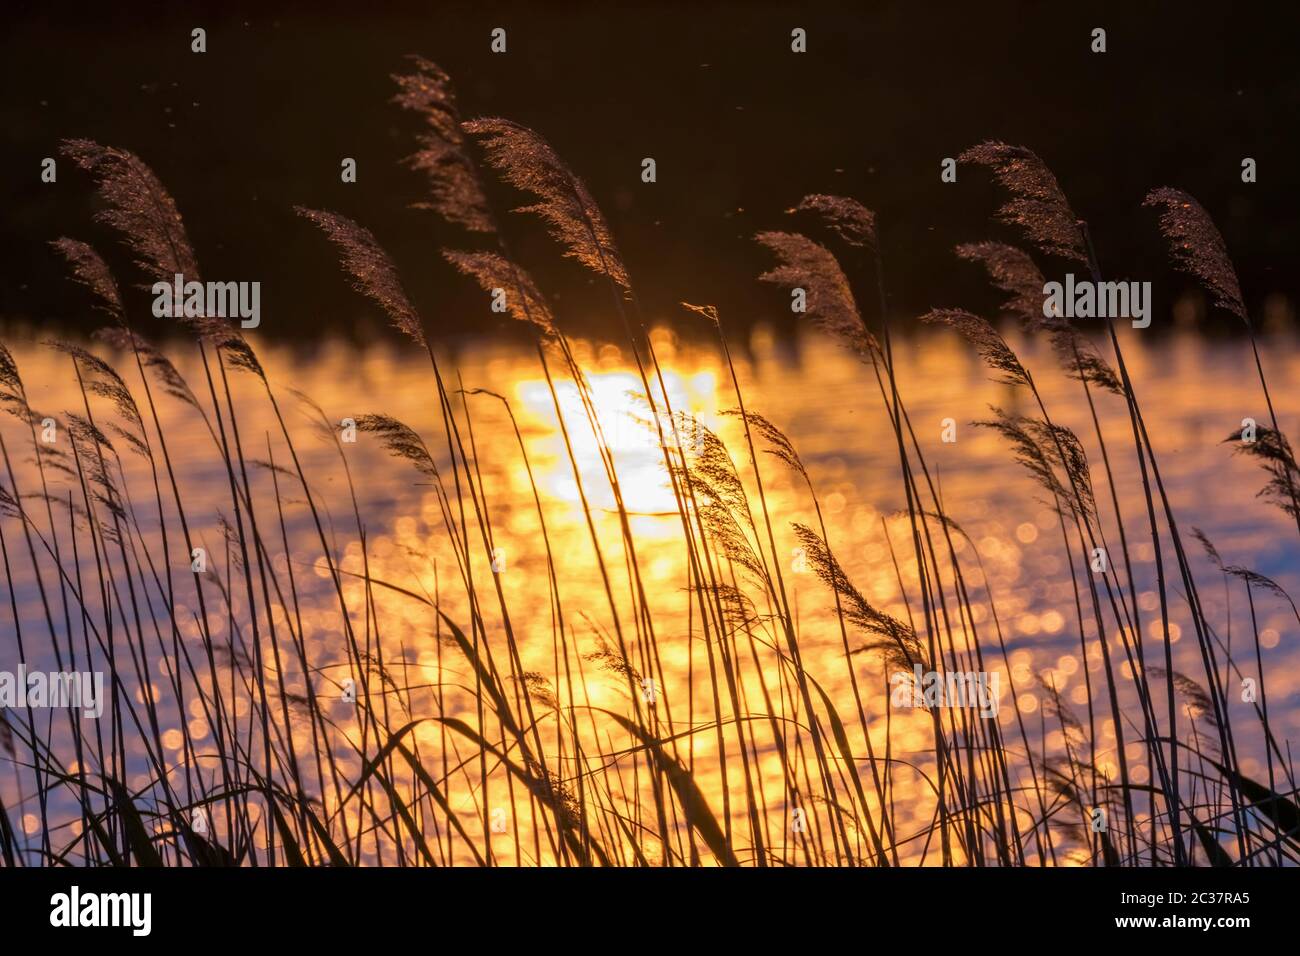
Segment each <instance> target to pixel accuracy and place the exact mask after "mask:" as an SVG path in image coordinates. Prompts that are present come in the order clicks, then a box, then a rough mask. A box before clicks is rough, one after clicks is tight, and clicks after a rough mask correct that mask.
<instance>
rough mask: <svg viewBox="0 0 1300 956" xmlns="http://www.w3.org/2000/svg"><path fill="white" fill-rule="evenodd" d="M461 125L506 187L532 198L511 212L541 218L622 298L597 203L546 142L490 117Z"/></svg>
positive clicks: (621, 276) (623, 280) (620, 276)
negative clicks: (608, 280)
mask: <svg viewBox="0 0 1300 956" xmlns="http://www.w3.org/2000/svg"><path fill="white" fill-rule="evenodd" d="M462 125H463V128H464V129H465V131H466V132H468V133H470V134H471V135H473V136H477V137H480V139H479V142H480V144H481V145H482V147H483V150H484V153H485V154H486V156H487V161H488V163H489V164H490V165H491V166H492V168H494V169H496V170H497V171H498V172H499V173H501V176H502V178H503V179H505V181H506V182H508V183H509V184H510V185H511V186H514V187H515V188H516V189H519V190H522V191H524V192H527V193H532V194H533V195H534V196H536V197H537V200H538V201H537V202H535V203H533V204H531V205H528V206H521V207H520V208H518V209H516V210H515V212H526V213H533V214H535V215H537V216H540V217H541V218H542V219H543V220H544V221H545V222H546V223H547V224H548V225H549V226H550V229H551V235H552V237H553V238H554V239H555V240H556V241H557V242H559V243H560V245H561V246H563V247H564V250H565V253H564V254H565V255H566V256H569V257H570V258H572V259H576V260H577V261H578V262H580V263H582V265H584V266H586V267H587V268H588V269H590V270H591V271H592V272H595V273H598V274H602V275H607V276H609V278H610V280H611V281H613V282H614V284H615V285H616V286H618V287H619V288H621V289H622V290H623V292H624V293H627V292H629V291H630V290H631V282H630V280H629V279H628V274H627V269H626V268H625V267H624V265H623V260H622V258H621V257H620V256H619V253H618V249H617V247H616V245H615V243H614V236H613V234H612V233H611V232H610V230H609V226H607V225H606V224H605V217H604V216H603V215H602V214H601V212H600V209H599V207H598V206H597V205H596V200H595V199H594V198H593V197H592V195H591V192H590V191H589V190H588V189H587V186H586V184H585V183H583V181H582V180H581V179H579V178H578V176H577V175H576V174H575V173H574V172H573V171H572V170H571V169H569V167H568V166H566V165H565V163H564V161H563V160H562V159H560V157H559V155H558V154H557V153H556V152H555V150H554V149H552V148H551V145H550V144H549V143H547V142H546V140H544V139H543V138H542V137H541V136H539V135H538V134H537V133H535V132H533V130H531V129H529V128H528V127H526V126H520V125H519V124H518V123H513V122H511V121H510V120H506V119H499V118H495V117H488V118H483V119H474V120H468V121H467V122H465V123H464V124H462Z"/></svg>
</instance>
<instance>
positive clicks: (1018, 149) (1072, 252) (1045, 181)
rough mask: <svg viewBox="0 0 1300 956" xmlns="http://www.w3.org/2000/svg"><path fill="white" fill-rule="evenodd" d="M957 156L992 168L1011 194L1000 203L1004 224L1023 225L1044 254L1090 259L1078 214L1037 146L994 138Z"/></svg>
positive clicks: (999, 181)
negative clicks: (1040, 157) (1039, 155)
mask: <svg viewBox="0 0 1300 956" xmlns="http://www.w3.org/2000/svg"><path fill="white" fill-rule="evenodd" d="M957 158H958V161H959V162H963V163H974V164H976V165H979V166H987V167H989V168H990V169H991V170H992V171H993V176H994V178H995V179H997V181H998V184H999V185H1001V186H1002V188H1003V189H1005V190H1006V191H1007V192H1008V193H1009V194H1010V196H1011V198H1010V199H1008V200H1007V201H1006V202H1004V203H1003V204H1002V205H1001V206H999V207H998V210H997V213H996V218H997V219H998V220H999V221H1000V222H1003V223H1005V224H1007V225H1013V226H1018V227H1020V228H1021V229H1022V230H1024V232H1025V235H1027V236H1028V237H1029V239H1030V241H1032V242H1033V243H1034V245H1036V246H1037V247H1038V248H1039V249H1040V250H1041V251H1042V252H1045V253H1048V254H1050V255H1054V256H1059V257H1060V258H1062V259H1069V260H1072V261H1074V262H1079V263H1083V264H1085V265H1086V264H1087V263H1088V250H1087V249H1086V248H1085V246H1084V244H1083V237H1082V235H1081V234H1080V231H1079V226H1078V218H1077V217H1076V216H1075V215H1074V211H1073V210H1072V209H1071V208H1070V203H1069V201H1068V200H1067V199H1066V198H1065V193H1063V192H1062V191H1061V186H1060V184H1059V183H1058V182H1057V181H1056V177H1055V176H1053V175H1052V171H1051V170H1050V169H1048V168H1047V166H1046V164H1044V163H1043V161H1042V160H1041V159H1039V158H1038V155H1037V154H1036V153H1034V151H1033V150H1030V149H1026V148H1025V147H1023V146H1010V145H1008V144H1006V143H999V142H994V141H989V142H985V143H980V144H979V145H978V146H972V147H971V148H970V149H968V150H966V151H965V152H964V153H962V154H961V155H960V156H959V157H957Z"/></svg>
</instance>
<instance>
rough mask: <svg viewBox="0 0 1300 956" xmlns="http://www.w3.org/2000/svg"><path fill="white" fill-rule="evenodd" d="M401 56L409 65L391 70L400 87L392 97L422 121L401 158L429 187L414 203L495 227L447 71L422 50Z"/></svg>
mask: <svg viewBox="0 0 1300 956" xmlns="http://www.w3.org/2000/svg"><path fill="white" fill-rule="evenodd" d="M407 59H408V60H410V62H411V65H412V67H413V69H412V71H411V72H410V73H404V74H401V75H394V76H393V82H395V83H396V84H397V85H398V86H399V87H400V91H399V92H398V93H397V94H396V95H395V96H394V97H393V102H394V103H396V104H397V105H398V106H400V107H402V109H405V110H410V111H411V112H413V113H416V114H418V115H419V116H420V117H421V118H422V119H423V120H424V122H425V125H426V127H427V129H425V130H424V131H423V132H421V133H419V134H418V135H417V136H416V145H417V146H418V149H417V150H416V151H415V152H414V153H412V154H411V155H410V156H408V157H407V158H406V160H405V162H406V164H407V165H408V166H409V167H410V168H412V169H414V170H416V171H418V172H421V173H423V174H424V177H425V181H426V183H427V184H428V188H429V195H430V199H429V201H428V202H424V203H415V204H414V208H417V209H431V210H433V211H434V212H436V213H438V214H439V215H441V216H443V217H444V218H445V219H448V220H450V221H451V222H454V223H457V224H459V225H461V226H464V227H465V228H466V229H468V230H470V231H471V232H493V231H495V228H496V227H495V226H494V225H493V223H492V215H491V212H490V211H489V208H488V201H487V197H486V196H484V195H483V187H482V185H481V184H480V183H479V179H478V175H477V174H476V173H475V170H474V164H473V161H472V160H471V159H470V157H469V153H468V144H467V143H466V140H465V134H464V133H463V132H462V130H461V119H460V111H459V109H458V108H457V105H456V93H455V90H454V88H453V87H452V83H451V77H449V76H448V75H447V73H446V72H445V71H444V70H443V69H442V67H440V66H438V64H436V63H433V62H431V61H429V60H426V59H425V58H424V57H422V56H410V57H407Z"/></svg>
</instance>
